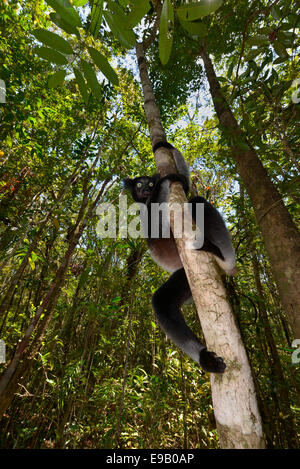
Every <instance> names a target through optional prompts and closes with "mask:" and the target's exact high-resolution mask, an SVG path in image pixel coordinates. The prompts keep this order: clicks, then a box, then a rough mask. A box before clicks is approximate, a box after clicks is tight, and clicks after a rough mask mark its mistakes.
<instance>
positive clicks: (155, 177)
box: [151, 173, 160, 184]
mask: <svg viewBox="0 0 300 469" xmlns="http://www.w3.org/2000/svg"><path fill="white" fill-rule="evenodd" d="M151 177H152V178H153V179H154V180H155V184H156V183H157V181H159V180H160V175H159V174H158V173H156V174H153V175H152V176H151Z"/></svg>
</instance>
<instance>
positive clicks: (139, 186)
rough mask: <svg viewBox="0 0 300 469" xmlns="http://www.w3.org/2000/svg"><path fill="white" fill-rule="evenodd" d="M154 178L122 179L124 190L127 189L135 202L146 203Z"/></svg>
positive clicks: (153, 184)
mask: <svg viewBox="0 0 300 469" xmlns="http://www.w3.org/2000/svg"><path fill="white" fill-rule="evenodd" d="M155 182H156V180H155V178H154V177H148V176H141V177H137V178H135V179H129V178H127V179H124V188H125V189H129V190H130V192H131V195H132V197H133V199H134V200H135V201H136V202H142V203H143V204H145V203H146V201H147V199H148V197H149V196H150V195H151V192H152V190H153V188H154V186H155Z"/></svg>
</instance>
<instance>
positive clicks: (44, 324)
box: [0, 0, 300, 449]
mask: <svg viewBox="0 0 300 469" xmlns="http://www.w3.org/2000/svg"><path fill="white" fill-rule="evenodd" d="M102 3H103V2H98V3H97V4H96V3H94V6H93V8H92V9H91V10H89V9H88V2H84V1H79V0H77V1H74V2H73V5H74V6H73V7H72V8H67V7H66V6H64V5H66V3H64V2H62V1H59V0H55V1H51V2H50V1H47V5H46V4H45V3H44V2H43V1H41V0H39V1H33V0H26V1H22V2H18V3H17V6H12V5H11V4H10V2H7V1H4V2H2V3H1V5H0V21H1V30H2V31H3V34H2V35H1V38H0V53H1V58H2V63H3V69H2V71H1V76H0V78H1V79H3V80H4V81H5V83H6V85H7V105H3V104H1V110H0V122H1V129H0V136H1V142H2V143H1V148H0V250H1V256H0V277H1V303H0V308H2V309H3V311H2V310H1V312H2V313H3V314H2V315H1V322H0V330H1V332H0V336H1V339H3V340H4V341H5V343H6V346H7V360H10V359H11V358H12V356H13V354H14V351H15V349H16V347H17V345H18V344H19V341H20V340H21V339H22V338H23V337H24V334H25V332H26V330H27V328H28V325H29V324H30V323H31V321H32V320H33V318H35V317H36V315H37V312H38V311H39V308H40V307H41V305H42V304H43V301H45V298H46V297H47V294H48V293H49V291H51V287H53V282H54V281H55V280H57V279H59V275H60V272H61V271H60V270H59V269H60V268H62V267H63V266H64V265H65V261H66V259H67V255H68V253H70V252H71V251H70V250H71V248H72V249H73V251H72V252H71V255H70V259H69V261H70V262H69V264H68V265H67V269H66V273H65V277H64V278H62V277H61V278H60V280H61V282H60V285H59V286H60V290H59V291H58V292H57V297H56V298H55V299H56V303H55V304H54V303H53V309H52V312H51V315H47V314H48V312H47V309H46V310H45V311H44V312H43V315H42V316H41V317H40V320H39V322H38V324H37V327H36V329H34V332H33V335H32V336H31V340H30V343H29V345H28V349H27V350H26V354H25V356H24V359H23V361H22V362H21V368H20V376H22V377H23V378H22V381H21V380H20V384H18V383H17V386H16V389H15V391H14V393H13V394H12V395H11V396H10V398H11V401H10V405H8V407H7V410H6V412H5V414H4V417H3V419H2V421H1V424H0V425H1V430H2V432H1V446H2V447H3V448H12V447H13V448H116V447H123V448H166V449H168V448H185V447H186V448H217V447H218V437H217V433H216V428H215V422H214V417H213V409H212V402H211V397H210V387H209V376H208V375H207V374H205V373H202V372H201V371H200V370H199V368H198V367H197V366H196V365H195V364H194V363H192V362H191V361H190V360H189V359H188V358H186V357H184V356H182V355H181V354H180V353H179V352H178V350H177V349H176V348H175V347H174V346H173V345H172V344H171V343H170V342H169V341H168V340H167V339H166V338H165V337H164V335H163V333H162V332H161V330H160V328H159V327H158V325H157V323H156V321H155V319H154V316H153V313H152V309H151V304H150V296H151V292H153V291H154V290H155V289H156V288H157V287H158V286H159V285H160V284H161V282H162V278H165V277H166V273H164V272H161V270H160V269H159V268H158V267H157V266H155V265H154V263H153V262H152V260H151V259H150V258H149V256H148V254H147V253H146V246H145V244H144V242H143V241H141V240H132V239H129V240H124V239H119V238H116V239H100V238H99V237H98V235H97V232H96V225H97V216H96V215H95V214H94V212H92V214H91V216H90V217H89V218H86V226H85V227H84V229H83V231H82V235H81V237H80V238H79V239H78V242H76V243H75V246H73V245H72V240H74V238H73V235H74V232H75V233H76V229H78V228H79V227H81V226H82V225H81V224H82V222H83V221H84V220H85V218H84V217H85V216H86V215H87V214H88V211H89V208H91V207H92V204H93V202H94V201H95V200H96V196H97V194H98V193H99V190H100V189H101V187H102V186H103V185H104V183H105V181H106V180H108V181H109V182H110V184H112V185H111V186H105V190H104V191H103V193H102V196H101V202H111V203H114V204H115V205H116V206H117V201H118V195H119V192H120V187H121V185H120V181H121V179H122V177H124V176H126V175H128V176H136V175H138V174H141V173H147V172H149V171H150V172H154V171H155V165H154V160H153V156H152V153H151V145H150V141H149V138H148V130H147V126H146V122H145V117H144V115H143V109H142V100H141V91H140V88H139V86H138V84H137V81H136V79H135V74H134V72H133V71H130V70H129V69H128V67H126V66H125V65H123V66H122V65H120V63H122V62H121V60H119V59H120V57H124V55H125V53H126V47H127V46H128V47H130V46H131V47H132V42H133V38H132V34H131V33H132V32H133V29H134V28H135V29H134V31H135V32H136V34H138V32H139V28H143V27H145V29H146V30H147V29H148V28H150V25H151V24H152V22H153V18H154V10H153V8H152V9H149V4H148V2H122V1H120V2H108V3H107V7H106V9H105V11H103V9H102V6H103V5H102ZM204 3H205V2H204ZM273 3H274V2H273ZM125 4H126V5H127V4H128V5H129V7H128V8H127V9H126V5H125ZM168 4H169V6H170V5H171V6H172V8H173V10H174V11H175V16H174V32H173V44H172V51H170V50H169V52H170V58H169V60H168V62H167V63H166V65H162V64H161V62H160V60H159V47H158V44H157V42H154V43H153V45H152V46H151V48H150V49H149V50H148V51H147V54H148V61H149V62H150V71H151V78H152V81H153V83H154V88H155V92H156V97H157V100H158V102H159V105H160V108H161V111H162V115H163V120H164V123H165V126H166V131H167V133H168V136H169V138H170V140H171V141H172V142H173V143H174V144H176V146H178V148H180V149H181V150H182V151H183V153H184V155H185V156H186V158H187V160H188V162H189V164H190V166H191V170H192V179H193V183H194V189H195V190H196V189H197V190H198V192H199V194H200V195H203V196H206V197H207V198H208V199H209V200H210V201H211V202H212V203H213V204H215V205H216V206H217V207H218V208H219V209H220V210H221V212H222V213H223V214H224V216H225V218H226V220H227V222H228V225H229V227H230V230H231V233H232V237H233V241H234V245H235V248H236V251H237V259H238V269H239V275H238V276H237V277H235V278H234V280H231V281H227V289H228V296H229V298H230V300H231V303H232V305H233V306H234V311H235V315H236V320H237V322H238V324H239V326H240V329H241V331H242V335H243V339H244V341H245V345H246V348H247V352H248V354H249V357H250V361H251V366H252V370H253V374H254V376H255V381H256V384H257V392H258V396H259V402H260V406H261V412H262V415H263V420H264V424H265V432H266V435H267V441H268V445H269V447H275V448H288V447H289V446H290V442H291V439H292V435H291V433H290V428H291V426H290V422H291V420H292V421H293V422H294V425H295V428H296V430H297V432H298V433H299V424H300V422H299V408H300V404H299V401H298V400H297V399H298V396H299V387H300V382H299V374H297V370H299V364H298V365H297V364H294V363H292V361H291V350H292V349H291V334H290V330H289V326H288V324H287V320H286V317H285V315H284V312H283V311H282V307H281V304H280V300H279V296H278V292H277V290H276V286H275V284H274V280H273V278H272V274H271V272H270V267H269V263H268V259H267V256H266V252H265V248H264V244H263V242H262V239H261V236H260V233H259V231H258V228H257V223H256V221H255V218H254V214H253V209H252V206H251V203H250V200H249V198H248V197H247V195H246V194H245V191H244V187H243V184H242V182H241V181H240V178H239V176H238V175H237V173H236V168H235V166H234V164H233V163H232V161H231V159H230V149H229V146H228V138H227V137H228V135H224V132H223V133H222V132H221V130H222V129H221V130H220V129H219V127H218V123H217V121H216V119H215V117H214V116H213V115H212V113H211V114H210V115H208V116H207V117H206V118H203V116H202V114H201V112H202V111H201V109H200V105H199V101H198V100H197V96H196V92H199V90H201V93H200V98H201V101H202V102H203V101H204V100H205V97H204V95H205V93H206V92H207V90H206V88H205V82H204V80H203V72H202V67H201V63H200V61H199V48H200V47H201V41H202V39H203V37H204V35H205V38H206V40H207V45H208V48H209V50H210V52H211V53H213V54H214V57H215V58H216V60H217V61H218V74H219V78H220V83H221V86H222V92H223V93H224V96H226V98H227V100H228V101H229V102H230V105H231V106H232V109H233V111H234V113H235V115H236V117H237V118H238V121H239V124H240V126H241V128H242V129H243V130H244V131H245V132H246V134H247V136H248V137H249V139H250V140H251V142H252V144H253V145H254V146H255V148H257V149H258V151H259V155H260V158H261V159H262V161H263V163H264V166H265V167H266V168H267V169H268V171H269V174H270V176H271V178H272V179H273V181H274V182H275V183H276V186H277V187H278V189H279V191H280V193H281V194H282V196H283V199H284V201H285V203H286V205H287V206H288V208H289V211H290V213H291V215H292V217H293V218H294V219H295V220H297V216H298V211H297V208H298V207H297V204H299V194H298V185H297V181H298V180H297V177H298V175H297V170H298V169H299V168H298V166H297V156H298V155H297V153H298V146H299V135H298V129H297V125H296V121H297V120H296V117H297V113H298V112H299V111H298V110H297V108H298V106H299V105H298V104H297V103H295V102H293V101H292V94H293V91H295V87H294V88H293V86H292V84H293V81H294V80H295V79H296V78H297V74H298V64H299V62H298V58H297V56H296V51H297V48H298V47H299V43H298V41H299V39H298V36H299V34H298V33H299V28H298V26H297V24H296V17H295V15H296V13H297V8H296V2H287V1H285V0H282V1H279V2H276V5H274V6H273V7H271V8H270V4H269V3H268V2H266V1H262V0H261V1H258V2H252V3H251V4H249V2H246V1H241V2H230V1H229V0H228V1H224V2H223V3H222V5H221V6H220V2H215V5H218V6H219V8H218V9H217V10H216V11H215V13H214V14H207V15H206V16H205V17H204V16H202V14H201V15H200V16H201V19H200V20H199V19H198V18H199V17H198V16H197V17H192V18H190V17H189V20H192V21H188V23H189V24H188V25H187V24H185V23H187V21H186V17H184V18H183V17H181V14H180V12H182V11H183V10H180V8H183V7H181V6H180V4H179V2H168ZM49 5H50V6H51V7H52V10H54V11H52V10H51V13H50V16H48V14H49V11H50V9H49V8H48V6H49ZM198 7H199V5H198V6H195V8H196V9H197V10H198ZM184 8H186V7H184ZM193 8H194V7H193ZM70 11H72V12H73V13H71V16H70ZM198 13H199V11H198ZM206 13H207V10H206ZM209 13H210V12H209ZM58 14H59V16H58ZM124 15H125V17H126V21H127V26H128V27H127V28H124V25H123V26H121V23H122V21H120V18H123V19H124ZM104 21H105V23H104ZM168 21H169V20H168ZM107 24H109V25H110V29H109V28H108V27H107ZM122 24H123V23H122ZM104 25H105V27H104ZM137 26H138V27H137ZM165 26H166V24H165ZM191 28H196V29H191ZM195 31H197V34H194V33H195ZM50 33H51V34H50ZM275 33H276V34H275ZM165 35H168V33H166V34H165ZM196 36H197V37H196ZM36 40H38V41H41V42H42V43H43V44H45V46H46V48H49V46H50V49H52V50H55V51H56V52H57V53H58V54H60V55H62V56H63V57H66V60H67V65H66V66H65V67H63V66H62V65H57V64H53V62H51V61H49V60H46V61H45V60H43V59H41V58H40V57H39V56H38V55H37V54H36V53H35V52H34V50H35V47H36ZM168 40H170V38H168ZM170 42H171V41H170ZM47 43H48V44H47ZM43 47H44V46H43ZM71 49H72V51H73V52H72V54H74V55H71ZM45 54H46V56H48V59H50V56H49V51H48V52H47V51H46V52H45ZM68 55H70V57H71V59H70V57H68ZM73 58H74V60H73ZM128 58H129V56H128V55H127V56H126V59H128ZM165 59H166V57H165ZM278 59H280V60H278ZM108 61H109V63H108ZM117 62H118V64H117V65H116V63H117ZM109 64H110V65H109ZM112 64H113V65H112ZM91 67H92V69H91ZM96 67H97V68H99V71H100V70H101V72H103V75H105V76H106V78H105V79H104V78H103V79H99V74H98V75H96ZM73 72H74V75H73ZM116 76H117V77H118V78H116ZM49 77H50V78H49ZM107 79H108V80H110V82H112V84H113V85H111V84H108V83H107ZM205 96H206V95H205ZM198 97H199V96H198ZM81 216H82V218H80V217H81ZM77 222H78V223H77ZM185 308H186V317H187V321H188V322H189V324H190V325H191V327H192V328H193V330H195V331H197V334H200V332H199V331H200V326H199V322H198V319H197V315H196V314H195V311H194V308H193V307H192V306H187V307H185ZM0 368H1V371H2V370H4V369H5V364H0ZM18 382H19V381H18ZM287 390H288V392H287Z"/></svg>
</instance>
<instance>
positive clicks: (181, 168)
mask: <svg viewBox="0 0 300 469" xmlns="http://www.w3.org/2000/svg"><path fill="white" fill-rule="evenodd" d="M162 147H163V148H167V149H168V150H170V151H171V153H172V155H173V158H174V161H175V165H176V169H177V171H178V174H180V175H181V176H183V177H184V178H185V180H186V184H187V187H188V189H190V185H191V181H190V171H189V168H188V165H187V164H186V161H185V159H184V157H183V156H182V154H181V153H180V151H179V150H177V148H175V147H173V145H171V144H170V143H168V142H158V143H156V144H155V145H154V146H153V153H155V151H156V150H158V148H162Z"/></svg>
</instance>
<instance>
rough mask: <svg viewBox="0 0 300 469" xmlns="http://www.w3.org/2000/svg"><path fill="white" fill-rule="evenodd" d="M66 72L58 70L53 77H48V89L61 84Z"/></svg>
mask: <svg viewBox="0 0 300 469" xmlns="http://www.w3.org/2000/svg"><path fill="white" fill-rule="evenodd" d="M66 73H67V72H66V70H58V71H57V72H55V73H54V74H53V75H50V76H49V78H48V87H49V88H57V87H58V86H61V85H62V84H63V81H64V79H65V77H66Z"/></svg>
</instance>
